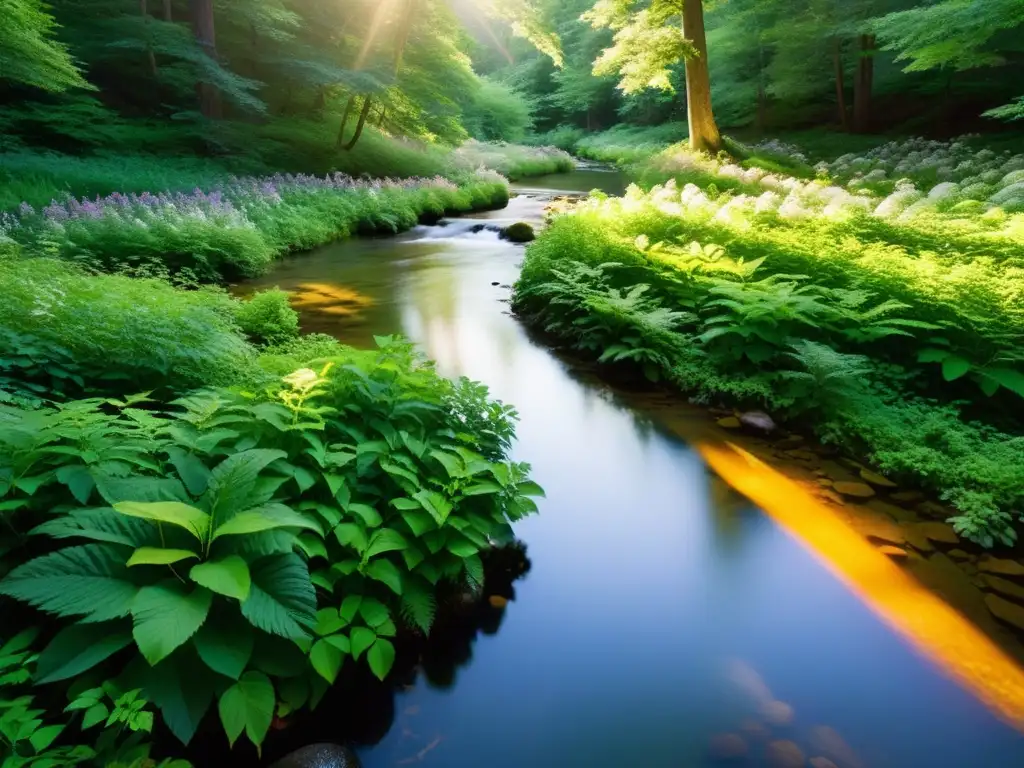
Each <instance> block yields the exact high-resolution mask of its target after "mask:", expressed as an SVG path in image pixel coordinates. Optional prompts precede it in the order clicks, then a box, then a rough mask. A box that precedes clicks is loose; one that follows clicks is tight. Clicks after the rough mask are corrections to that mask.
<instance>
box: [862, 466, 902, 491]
mask: <svg viewBox="0 0 1024 768" xmlns="http://www.w3.org/2000/svg"><path fill="white" fill-rule="evenodd" d="M860 477H861V480H863V481H864V482H866V483H870V484H871V485H873V486H875V487H877V488H895V487H896V483H894V482H893V481H892V480H890V479H889V478H887V477H883V476H882V475H880V474H878V473H877V472H872V471H871V470H870V469H862V470H861V471H860Z"/></svg>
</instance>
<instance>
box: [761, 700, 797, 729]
mask: <svg viewBox="0 0 1024 768" xmlns="http://www.w3.org/2000/svg"><path fill="white" fill-rule="evenodd" d="M761 715H762V716H763V717H764V719H765V721H766V722H767V723H768V724H769V725H774V726H783V725H789V724H790V723H792V722H793V708H792V707H791V706H789V704H787V703H786V702H784V701H777V700H776V701H769V702H767V703H766V704H765V705H764V706H762V707H761Z"/></svg>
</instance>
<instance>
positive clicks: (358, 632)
mask: <svg viewBox="0 0 1024 768" xmlns="http://www.w3.org/2000/svg"><path fill="white" fill-rule="evenodd" d="M376 640H377V633H376V632H374V631H373V630H372V629H368V628H367V627H353V628H352V631H351V632H350V633H349V641H350V642H351V643H352V658H354V659H358V658H359V657H360V656H362V655H363V651H365V650H366V649H367V648H369V647H370V646H371V645H373V644H374V642H376Z"/></svg>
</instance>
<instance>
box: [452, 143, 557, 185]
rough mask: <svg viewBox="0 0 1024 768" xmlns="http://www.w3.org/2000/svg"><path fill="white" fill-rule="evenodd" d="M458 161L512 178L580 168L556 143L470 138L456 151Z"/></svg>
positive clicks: (458, 162)
mask: <svg viewBox="0 0 1024 768" xmlns="http://www.w3.org/2000/svg"><path fill="white" fill-rule="evenodd" d="M455 162H456V164H458V165H459V166H461V167H463V168H465V169H467V170H470V171H474V170H476V169H478V168H486V169H489V170H492V171H497V172H498V173H500V174H501V175H502V176H504V177H506V178H507V179H510V180H512V181H517V180H518V179H523V178H526V177H528V176H547V175H548V174H552V173H567V172H568V171H571V170H572V169H573V168H575V167H576V163H575V161H574V160H573V159H572V157H571V156H570V155H569V154H568V153H567V152H564V151H562V150H561V149H558V148H557V147H554V146H540V147H530V146H520V145H516V144H505V143H499V142H491V143H483V142H479V141H468V142H466V143H465V144H463V145H462V146H461V147H459V148H458V149H457V150H456V151H455Z"/></svg>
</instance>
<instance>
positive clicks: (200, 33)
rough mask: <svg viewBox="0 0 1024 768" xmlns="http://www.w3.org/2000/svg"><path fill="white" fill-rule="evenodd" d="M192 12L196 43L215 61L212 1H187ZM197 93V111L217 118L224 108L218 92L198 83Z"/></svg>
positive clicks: (210, 86)
mask: <svg viewBox="0 0 1024 768" xmlns="http://www.w3.org/2000/svg"><path fill="white" fill-rule="evenodd" d="M189 7H190V8H191V10H192V28H193V30H194V31H195V35H196V42H198V43H199V46H200V47H201V48H202V49H203V51H204V52H205V53H206V55H207V56H209V57H210V58H211V59H213V60H214V61H216V59H217V35H216V32H215V30H214V26H213V0H189ZM196 90H197V91H198V92H199V110H200V111H201V112H202V113H203V116H204V117H210V118H214V119H216V118H219V117H221V116H222V115H223V112H224V108H223V104H222V102H221V95H220V91H219V90H217V87H216V86H215V85H213V84H211V83H204V82H200V83H199V84H198V86H197V87H196Z"/></svg>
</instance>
